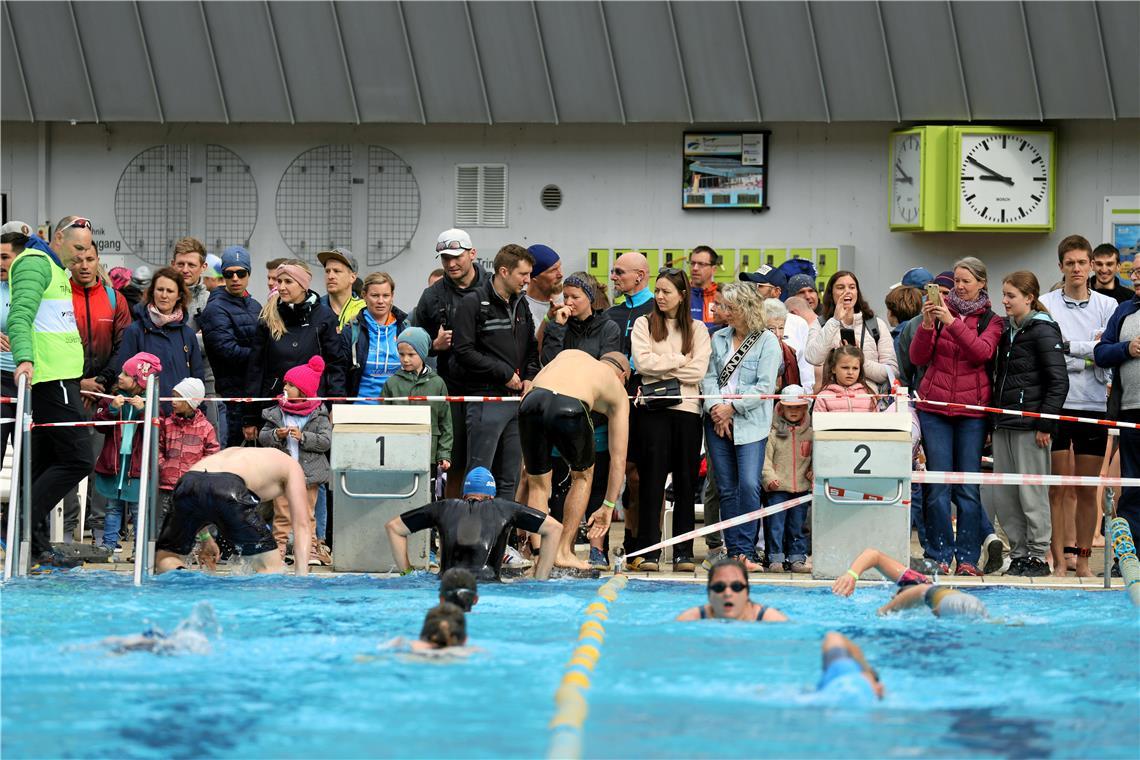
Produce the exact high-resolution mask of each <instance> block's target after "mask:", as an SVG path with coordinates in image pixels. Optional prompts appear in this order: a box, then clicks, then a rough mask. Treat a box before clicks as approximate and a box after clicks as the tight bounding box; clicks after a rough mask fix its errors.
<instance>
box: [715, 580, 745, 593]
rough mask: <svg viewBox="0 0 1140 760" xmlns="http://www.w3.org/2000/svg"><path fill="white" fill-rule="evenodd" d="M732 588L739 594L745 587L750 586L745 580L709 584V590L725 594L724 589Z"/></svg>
mask: <svg viewBox="0 0 1140 760" xmlns="http://www.w3.org/2000/svg"><path fill="white" fill-rule="evenodd" d="M727 588H730V589H732V591H733V593H736V594H739V593H740V592H741V591H743V590H744V589H746V588H748V584H747V583H745V582H744V581H733V582H732V583H725V582H724V581H717V582H716V583H710V584H709V591H711V592H713V593H714V594H723V593H724V590H725V589H727Z"/></svg>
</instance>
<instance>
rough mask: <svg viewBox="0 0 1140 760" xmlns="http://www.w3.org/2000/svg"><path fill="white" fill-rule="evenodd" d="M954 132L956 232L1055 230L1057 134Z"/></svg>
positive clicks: (995, 129)
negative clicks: (1055, 148)
mask: <svg viewBox="0 0 1140 760" xmlns="http://www.w3.org/2000/svg"><path fill="white" fill-rule="evenodd" d="M951 133H952V134H951V160H952V161H953V166H954V171H953V177H954V184H953V187H952V188H951V193H952V194H951V196H950V198H951V203H950V206H951V211H952V222H953V224H952V228H953V229H955V230H965V231H970V230H988V231H1011V232H1050V231H1052V230H1053V226H1054V191H1055V188H1056V176H1055V175H1056V168H1057V161H1056V151H1055V150H1054V147H1055V135H1054V133H1053V132H1051V131H1047V130H1031V129H1017V128H1006V127H973V126H969V127H953V128H951Z"/></svg>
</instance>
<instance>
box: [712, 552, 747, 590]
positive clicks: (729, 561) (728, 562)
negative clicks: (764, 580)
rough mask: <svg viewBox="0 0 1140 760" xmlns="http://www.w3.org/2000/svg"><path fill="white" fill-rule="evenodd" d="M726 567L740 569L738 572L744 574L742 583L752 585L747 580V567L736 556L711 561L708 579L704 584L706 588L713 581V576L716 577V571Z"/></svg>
mask: <svg viewBox="0 0 1140 760" xmlns="http://www.w3.org/2000/svg"><path fill="white" fill-rule="evenodd" d="M726 567H735V568H736V569H737V570H739V571H740V574H741V575H743V576H744V584H745V585H746V586H751V585H752V584H751V583H749V582H748V568H747V567H745V566H744V563H743V562H741V561H740V560H738V559H737V558H736V557H725V558H724V559H718V560H717V561H716V562H715V563H713V566H712V567H711V568H709V579H708V583H706V584H705V588H706V589H707V588H708V586H709V585H710V584H712V583H713V578H715V577H716V574H717V571H719V570H721V569H723V568H726Z"/></svg>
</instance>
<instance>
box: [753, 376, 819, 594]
mask: <svg viewBox="0 0 1140 760" xmlns="http://www.w3.org/2000/svg"><path fill="white" fill-rule="evenodd" d="M803 394H804V389H803V388H802V387H800V386H799V385H785V386H784V390H783V391H781V393H780V400H779V402H777V404H776V413H775V415H773V417H772V432H771V433H769V434H768V443H767V444H766V445H765V447H764V469H763V472H762V473H761V476H760V482H761V483H762V484H763V486H764V491H765V492H766V493H767V506H769V507H771V506H774V505H776V504H783V503H784V502H785V501H791V500H792V499H796V498H799V497H800V496H803V495H804V494H806V493H808V491H810V490H811V479H812V469H811V449H812V430H811V417H810V415H809V414H808V400H807V399H806V398H805V397H804V395H803ZM807 513H808V505H807V504H806V503H805V504H800V505H798V506H795V507H792V508H791V509H789V510H786V511H784V512H777V513H776V514H774V515H768V516H767V517H765V518H764V541H765V543H766V545H767V547H768V569H769V570H770V571H777V572H779V571H782V570H785V569H787V570H791V571H792V572H793V573H806V572H809V569H808V564H807V547H808V537H807V526H806V521H807Z"/></svg>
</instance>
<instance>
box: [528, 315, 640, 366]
mask: <svg viewBox="0 0 1140 760" xmlns="http://www.w3.org/2000/svg"><path fill="white" fill-rule="evenodd" d="M568 348H576V349H578V350H579V351H585V352H586V353H588V354H589V355H590V356H592V357H594V358H595V359H600V358H602V354H608V353H609V352H610V351H621V328H620V327H618V325H617V322H614V321H613V320H610V319H607V318H606V317H605V315H603V314H598V313H594V314H591V315H590V316H588V317H586V318H585V319H573V318H571V319H570V320H569V321H567V322H566V324H564V325H560V324H558V323H557V322H555V321H553V320H552V321H550V322H547V323H546V330H545V331H544V332H543V338H542V366H544V367H545V366H546V365H547V364H549V363H550V362H551V361H553V360H554V357H556V356H558V354H559V352H561V351H565V350H566V349H568Z"/></svg>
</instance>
